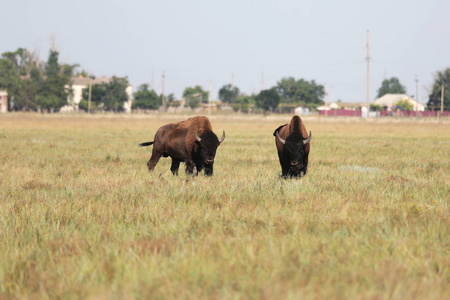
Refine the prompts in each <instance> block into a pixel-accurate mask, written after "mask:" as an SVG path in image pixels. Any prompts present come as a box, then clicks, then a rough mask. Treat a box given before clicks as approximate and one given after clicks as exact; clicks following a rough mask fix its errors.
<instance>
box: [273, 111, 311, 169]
mask: <svg viewBox="0 0 450 300" xmlns="http://www.w3.org/2000/svg"><path fill="white" fill-rule="evenodd" d="M273 135H274V136H275V144H276V146H277V150H278V158H279V159H280V164H281V170H282V176H283V177H302V176H303V175H305V174H306V172H307V170H308V155H309V148H310V144H309V142H311V137H312V136H311V132H309V136H308V133H307V131H306V128H305V125H303V122H302V119H301V118H300V117H299V116H293V117H292V119H291V122H290V123H289V124H285V125H281V126H280V127H278V128H277V129H275V131H274V133H273Z"/></svg>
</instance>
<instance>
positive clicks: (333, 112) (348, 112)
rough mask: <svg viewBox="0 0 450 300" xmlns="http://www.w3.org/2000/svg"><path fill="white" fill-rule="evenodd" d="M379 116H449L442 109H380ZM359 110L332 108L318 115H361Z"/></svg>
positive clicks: (449, 114)
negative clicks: (416, 110)
mask: <svg viewBox="0 0 450 300" xmlns="http://www.w3.org/2000/svg"><path fill="white" fill-rule="evenodd" d="M371 113H372V112H371ZM380 113H381V117H417V113H418V114H419V115H418V117H422V118H438V117H450V111H444V112H443V113H442V114H441V112H440V111H419V112H415V111H403V110H401V111H387V110H384V111H381V112H380ZM361 115H362V114H361V110H350V109H332V110H321V111H319V116H329V117H361Z"/></svg>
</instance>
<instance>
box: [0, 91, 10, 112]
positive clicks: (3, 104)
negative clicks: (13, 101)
mask: <svg viewBox="0 0 450 300" xmlns="http://www.w3.org/2000/svg"><path fill="white" fill-rule="evenodd" d="M7 112H8V92H6V91H0V113H7Z"/></svg>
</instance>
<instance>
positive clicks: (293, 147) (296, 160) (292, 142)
mask: <svg viewBox="0 0 450 300" xmlns="http://www.w3.org/2000/svg"><path fill="white" fill-rule="evenodd" d="M276 137H277V139H278V141H279V142H280V143H282V144H283V145H284V153H285V159H286V160H288V161H289V168H290V170H292V173H293V174H296V173H299V172H301V171H303V170H304V169H305V156H306V145H308V144H309V142H311V138H312V135H311V131H310V132H309V137H307V138H306V139H305V138H303V136H302V134H301V133H300V132H293V133H291V134H290V135H289V136H288V137H287V138H286V139H285V140H284V139H282V138H281V137H280V136H279V134H278V131H277V132H276Z"/></svg>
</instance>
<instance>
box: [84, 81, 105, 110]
mask: <svg viewBox="0 0 450 300" xmlns="http://www.w3.org/2000/svg"><path fill="white" fill-rule="evenodd" d="M81 95H82V98H83V100H81V101H80V104H79V107H80V108H81V109H84V110H86V111H87V110H88V106H89V104H88V102H89V88H85V89H83V91H82V94H81ZM105 95H106V90H105V86H104V85H103V84H93V85H92V86H91V110H96V109H99V108H102V107H103V104H102V99H103V97H105Z"/></svg>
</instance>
